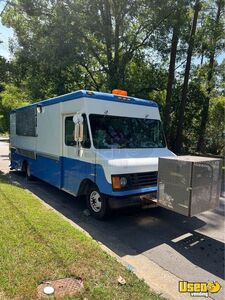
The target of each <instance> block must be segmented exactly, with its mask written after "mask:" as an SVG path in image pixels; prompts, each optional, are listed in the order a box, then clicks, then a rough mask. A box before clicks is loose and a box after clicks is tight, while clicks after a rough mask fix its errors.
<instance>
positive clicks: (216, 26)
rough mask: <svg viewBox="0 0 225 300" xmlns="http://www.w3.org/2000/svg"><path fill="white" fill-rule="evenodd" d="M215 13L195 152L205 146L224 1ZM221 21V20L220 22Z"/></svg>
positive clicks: (219, 4) (222, 34)
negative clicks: (204, 94)
mask: <svg viewBox="0 0 225 300" xmlns="http://www.w3.org/2000/svg"><path fill="white" fill-rule="evenodd" d="M216 6H217V12H216V18H215V20H213V22H212V32H211V37H210V46H209V64H208V72H207V91H206V99H205V102H204V104H203V108H202V113H201V121H200V129H199V138H198V144H197V151H198V152H200V151H201V152H203V151H204V148H205V145H204V138H205V133H206V126H207V121H208V112H209V103H210V97H211V92H212V90H213V88H214V86H215V83H214V82H213V76H214V72H215V55H216V50H217V47H218V46H219V41H220V40H221V39H222V38H223V39H224V29H225V28H224V23H223V21H225V19H222V13H223V10H224V6H225V1H224V0H218V1H216ZM221 19H222V20H221Z"/></svg>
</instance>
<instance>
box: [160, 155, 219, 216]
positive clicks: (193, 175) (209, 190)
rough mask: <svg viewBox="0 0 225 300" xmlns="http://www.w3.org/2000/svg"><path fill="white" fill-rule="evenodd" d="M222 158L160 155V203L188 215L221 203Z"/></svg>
mask: <svg viewBox="0 0 225 300" xmlns="http://www.w3.org/2000/svg"><path fill="white" fill-rule="evenodd" d="M221 170H222V160H221V159H215V158H208V157H199V156H174V157H164V158H159V172H158V204H159V205H160V206H163V207H165V208H167V209H170V210H173V211H175V212H177V213H180V214H183V215H185V216H190V217H191V216H194V215H196V214H199V213H201V212H203V211H206V210H210V209H213V208H216V207H217V206H218V205H219V195H220V188H221Z"/></svg>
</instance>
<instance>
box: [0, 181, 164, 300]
mask: <svg viewBox="0 0 225 300" xmlns="http://www.w3.org/2000/svg"><path fill="white" fill-rule="evenodd" d="M0 207H1V209H0V299H7V298H9V299H13V298H15V299H23V300H25V299H29V300H30V299H36V289H37V286H38V285H39V284H40V283H41V282H43V281H47V280H54V279H59V278H64V277H68V276H78V277H81V278H82V279H83V283H84V289H83V291H82V292H81V293H80V294H78V295H77V296H76V297H72V298H71V297H70V298H68V297H67V298H64V299H84V298H86V299H103V300H105V299H119V300H122V299H130V300H131V299H132V300H133V299H149V300H151V299H155V300H156V299H157V300H162V299H163V298H161V297H160V296H158V295H156V294H154V293H152V292H151V291H150V290H149V288H148V286H147V285H146V284H145V283H144V282H143V281H141V280H139V279H138V278H137V277H136V276H135V275H134V274H133V273H132V272H131V271H129V270H127V269H126V268H125V267H124V266H122V265H121V264H119V263H118V262H117V261H116V260H115V259H114V258H112V257H111V256H109V255H108V254H107V253H105V252H104V251H103V250H102V249H101V248H100V246H99V245H98V244H97V242H95V241H94V240H93V239H91V238H90V237H88V236H87V235H85V234H84V233H83V232H82V231H80V230H78V229H76V228H74V227H73V226H72V225H71V224H69V223H68V222H67V221H65V220H64V219H63V218H61V217H60V216H59V215H58V214H56V213H55V212H54V211H52V209H49V208H48V207H46V206H45V205H43V204H42V203H41V202H40V201H38V200H37V198H35V197H34V196H33V195H32V194H31V193H29V192H28V191H26V190H24V189H23V188H21V187H18V186H15V185H13V184H12V183H10V182H9V181H8V180H7V178H6V177H5V176H3V175H0ZM103 226H104V223H103ZM150 271H151V270H149V272H150ZM119 276H122V277H123V278H125V280H126V285H122V286H121V285H119V284H118V283H117V278H118V277H119ZM2 293H3V294H4V295H5V296H1V295H2Z"/></svg>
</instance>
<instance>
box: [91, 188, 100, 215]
mask: <svg viewBox="0 0 225 300" xmlns="http://www.w3.org/2000/svg"><path fill="white" fill-rule="evenodd" d="M90 205H91V208H92V209H93V211H94V212H100V210H101V208H102V201H101V196H100V194H99V193H98V192H97V191H93V192H91V194H90Z"/></svg>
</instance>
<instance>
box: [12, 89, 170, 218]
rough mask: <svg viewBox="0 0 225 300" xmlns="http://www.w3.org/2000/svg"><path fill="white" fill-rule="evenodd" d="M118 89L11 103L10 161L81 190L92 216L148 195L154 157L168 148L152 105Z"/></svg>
mask: <svg viewBox="0 0 225 300" xmlns="http://www.w3.org/2000/svg"><path fill="white" fill-rule="evenodd" d="M121 94H122V95H121ZM121 94H120V92H119V91H118V90H117V91H116V94H108V93H100V92H92V91H85V90H80V91H77V92H72V93H70V94H66V95H62V96H58V97H54V98H52V99H49V100H45V101H40V102H37V103H34V104H31V105H28V106H25V107H21V108H18V109H15V110H13V111H12V112H11V115H10V133H11V136H10V150H11V169H14V170H21V171H23V172H24V173H26V175H27V177H28V178H30V177H31V176H35V177H37V178H40V179H42V180H44V181H46V182H48V183H49V184H51V185H53V186H55V187H57V188H59V189H61V190H63V191H66V192H68V193H70V194H72V195H74V196H80V195H85V196H86V199H87V206H88V208H89V210H90V212H91V214H92V215H93V216H95V217H96V218H99V219H102V218H105V217H106V216H107V215H108V213H109V211H110V209H114V208H119V207H124V206H129V205H133V204H136V203H137V201H140V200H139V199H140V198H141V197H140V196H142V195H149V197H150V198H151V197H152V198H155V197H156V191H157V171H158V159H159V157H170V156H174V154H173V153H172V152H171V151H170V150H169V149H168V148H167V145H166V142H165V138H164V134H163V128H162V123H161V120H160V114H159V108H158V105H157V104H156V103H155V102H153V101H148V100H142V99H137V98H134V97H129V96H124V93H121Z"/></svg>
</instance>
